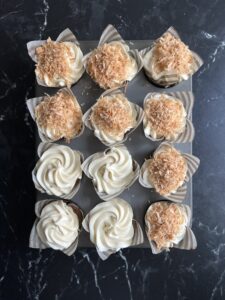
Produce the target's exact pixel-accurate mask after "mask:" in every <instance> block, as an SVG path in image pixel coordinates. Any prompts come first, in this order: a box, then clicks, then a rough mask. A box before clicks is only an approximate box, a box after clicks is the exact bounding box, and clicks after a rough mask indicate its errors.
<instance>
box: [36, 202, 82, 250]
mask: <svg viewBox="0 0 225 300" xmlns="http://www.w3.org/2000/svg"><path fill="white" fill-rule="evenodd" d="M36 229H37V233H38V236H39V238H40V239H41V241H42V242H43V243H44V244H45V245H47V246H49V247H51V248H53V249H55V250H63V249H66V248H68V247H70V246H71V244H72V243H73V242H75V240H76V239H77V237H78V233H79V219H78V216H77V214H76V213H75V212H74V211H73V208H72V207H71V206H68V205H67V204H66V203H65V202H64V201H62V200H58V201H53V202H50V203H49V204H47V205H46V206H44V208H43V209H42V211H41V215H40V220H39V221H38V223H37V227H36Z"/></svg>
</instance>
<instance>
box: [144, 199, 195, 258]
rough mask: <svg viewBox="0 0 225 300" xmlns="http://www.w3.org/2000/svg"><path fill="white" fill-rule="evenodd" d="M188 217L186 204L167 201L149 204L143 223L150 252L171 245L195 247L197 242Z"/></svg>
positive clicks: (158, 250)
mask: <svg viewBox="0 0 225 300" xmlns="http://www.w3.org/2000/svg"><path fill="white" fill-rule="evenodd" d="M190 219H191V212H190V208H189V207H188V206H186V205H181V204H176V203H171V202H168V201H159V202H156V203H153V204H151V205H150V206H149V208H148V210H147V212H146V214H145V225H146V234H147V237H148V240H149V242H150V245H151V248H152V252H153V253H154V254H157V253H159V252H161V251H163V250H169V249H170V248H172V247H176V248H181V249H187V250H189V249H195V248H196V246H197V242H196V238H195V236H194V234H193V232H192V230H191V228H190Z"/></svg>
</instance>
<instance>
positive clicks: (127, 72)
mask: <svg viewBox="0 0 225 300" xmlns="http://www.w3.org/2000/svg"><path fill="white" fill-rule="evenodd" d="M27 47H28V53H29V55H30V56H31V58H32V59H33V61H34V62H35V63H36V68H35V73H36V78H37V82H38V84H39V85H42V86H46V87H61V89H59V90H58V91H57V92H56V93H55V94H54V95H53V96H49V95H47V94H46V95H44V96H43V97H37V98H33V99H29V100H28V101H27V106H28V109H29V111H30V114H31V116H32V118H33V119H34V121H35V122H36V124H37V128H38V132H39V136H40V139H41V140H42V142H41V143H40V145H39V147H38V156H39V160H38V162H37V164H36V166H35V168H34V170H33V172H32V178H33V182H34V185H35V187H36V189H37V190H38V191H40V192H41V193H45V194H48V195H54V196H56V197H58V199H57V198H54V199H46V200H41V201H38V202H37V203H36V205H35V213H36V216H37V218H36V221H35V223H34V226H33V228H32V231H31V235H30V247H32V248H39V249H44V248H52V249H56V250H61V251H63V252H64V253H65V254H67V255H72V254H73V253H74V252H75V250H76V248H77V245H78V237H79V233H80V232H81V228H82V227H83V228H84V229H85V230H86V231H87V232H89V234H90V240H91V242H92V243H93V244H95V246H96V249H97V252H98V254H99V256H100V257H101V258H102V259H106V258H107V257H109V256H110V255H111V254H112V253H115V252H117V251H118V250H119V249H122V248H126V247H129V246H132V245H138V244H140V243H143V240H144V237H143V232H142V229H141V226H140V224H139V223H138V222H137V221H135V219H134V214H133V210H132V207H131V205H130V204H129V203H128V202H127V201H125V200H124V199H120V198H118V196H119V195H120V194H121V193H122V192H123V191H124V190H125V189H127V188H129V187H130V186H131V185H132V184H133V183H134V182H135V181H136V180H137V179H138V178H139V182H140V184H141V185H143V186H144V187H146V188H153V189H155V190H156V192H157V193H159V194H160V195H161V196H162V198H163V200H162V201H159V202H157V203H154V204H151V205H150V207H149V208H148V210H147V212H146V215H145V224H146V234H147V237H148V239H149V242H150V246H151V248H152V252H153V253H159V252H161V251H162V250H164V249H166V250H168V249H169V248H171V247H177V248H181V249H193V248H195V247H196V239H195V237H194V234H193V232H192V231H191V229H190V222H191V211H190V208H189V207H188V206H186V205H183V204H182V202H183V200H184V199H185V195H186V191H187V186H186V183H187V182H188V181H189V180H190V178H191V176H192V175H193V174H194V172H195V171H196V169H197V168H198V165H199V160H198V159H197V158H196V157H194V156H192V155H190V154H184V153H180V152H179V151H178V150H176V149H175V148H174V146H173V145H172V144H171V143H186V142H191V141H192V140H193V138H194V127H193V124H192V122H191V111H192V107H193V102H194V97H193V94H192V93H191V92H185V91H184V92H176V93H170V92H168V93H164V92H163V93H149V94H147V95H146V97H145V99H144V101H143V109H142V108H141V107H140V106H138V105H137V104H135V103H132V102H131V101H129V99H127V97H126V95H125V90H126V85H127V84H129V81H131V80H132V79H133V78H134V77H135V75H136V74H137V73H138V72H139V71H140V70H141V69H142V67H143V66H144V71H145V72H146V75H147V76H148V78H149V80H150V81H153V82H154V83H156V84H158V85H161V86H164V87H168V86H172V85H174V84H178V83H179V82H180V81H181V80H185V79H187V78H189V77H190V76H191V75H193V73H194V72H196V71H197V69H198V68H199V67H200V65H201V63H202V62H201V59H200V58H199V57H198V56H197V55H196V54H195V53H194V52H192V51H190V50H189V48H188V47H187V46H186V45H185V44H184V43H183V42H182V41H181V40H180V38H179V37H178V35H177V33H176V32H175V30H174V29H173V28H170V29H169V30H168V31H167V32H166V33H165V34H164V35H163V36H162V37H160V38H159V39H158V40H156V41H155V42H154V43H153V44H152V45H150V47H149V48H147V49H144V50H142V51H138V50H130V49H129V46H128V45H127V44H126V42H125V41H124V40H123V39H122V38H121V36H120V35H119V33H118V32H117V30H116V29H115V28H114V27H113V26H112V25H109V26H107V28H106V29H105V30H104V32H103V33H102V35H101V38H100V41H99V44H98V46H97V48H96V49H94V50H93V51H91V52H90V53H88V54H86V55H85V56H83V54H82V51H81V49H80V46H79V43H78V41H77V39H76V37H75V36H74V35H73V33H72V32H71V31H70V30H69V29H66V30H65V31H63V32H62V33H61V34H60V35H59V37H58V38H57V40H56V41H52V40H51V39H50V38H48V39H47V40H45V41H32V42H29V43H28V44H27ZM85 70H86V72H87V73H88V74H89V75H90V77H91V78H92V79H93V80H94V81H95V82H96V83H97V84H98V85H99V86H100V87H101V88H103V89H105V90H106V91H105V92H103V93H102V95H101V96H100V97H99V99H97V101H96V103H95V104H94V105H93V106H92V107H91V108H90V109H89V110H88V111H87V112H86V113H85V114H84V115H83V112H82V110H81V107H80V105H79V101H78V99H77V98H76V96H75V95H74V94H73V92H72V91H71V90H70V87H71V85H73V84H75V83H76V82H77V81H78V80H79V79H80V78H81V77H82V75H83V73H84V71H85ZM175 79H176V80H175ZM142 122H143V131H144V135H145V136H146V137H147V138H148V139H150V140H152V141H162V143H161V144H160V146H159V148H158V149H157V150H156V151H155V153H154V155H153V156H152V157H151V158H149V159H147V160H145V162H144V164H143V165H142V167H141V168H140V167H139V165H138V163H137V162H136V161H134V160H133V158H132V157H131V154H130V153H129V150H128V149H127V147H126V146H125V145H124V144H123V142H125V141H126V139H127V137H128V135H129V134H131V133H132V131H133V130H135V129H136V128H137V126H138V125H140V123H142ZM85 126H86V127H88V128H89V129H91V130H93V133H94V135H95V136H96V138H98V139H99V140H100V141H101V142H102V143H103V144H104V145H106V146H108V147H109V148H107V149H106V150H105V151H104V152H101V153H95V154H93V155H91V156H90V157H88V158H86V159H85V160H84V157H83V155H82V153H80V152H79V151H77V150H74V149H71V148H70V147H69V146H65V145H60V144H56V143H54V142H55V141H59V140H61V139H63V138H64V139H65V140H66V141H67V142H68V143H69V142H70V140H71V139H73V138H78V137H79V136H80V135H81V134H82V133H83V131H84V127H85ZM165 141H166V142H165ZM83 172H84V173H85V174H86V176H87V177H89V178H90V179H91V180H92V182H93V185H94V188H95V190H96V193H97V194H98V196H99V198H100V199H102V200H104V201H105V202H102V203H99V204H98V205H96V206H95V207H94V208H93V209H92V210H91V211H90V212H89V213H88V214H87V215H86V216H85V217H84V216H83V212H82V211H81V209H80V208H79V207H78V206H77V205H76V204H75V202H74V201H72V200H71V199H72V198H73V197H74V196H75V194H76V193H77V192H78V190H79V187H80V183H81V179H82V175H83ZM75 201H76V200H75Z"/></svg>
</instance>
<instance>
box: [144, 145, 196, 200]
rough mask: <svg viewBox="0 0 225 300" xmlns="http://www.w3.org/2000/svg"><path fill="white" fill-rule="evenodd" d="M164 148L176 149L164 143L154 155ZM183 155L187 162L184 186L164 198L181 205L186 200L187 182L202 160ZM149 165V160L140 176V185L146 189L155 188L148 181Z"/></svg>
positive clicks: (190, 155)
mask: <svg viewBox="0 0 225 300" xmlns="http://www.w3.org/2000/svg"><path fill="white" fill-rule="evenodd" d="M164 147H171V148H174V147H173V146H172V145H171V144H169V143H167V142H163V143H161V144H160V145H159V147H158V148H157V149H156V150H155V152H154V154H153V157H154V155H156V154H157V153H158V152H159V151H161V150H162V149H163V148H164ZM181 155H182V156H183V157H184V158H185V160H186V162H187V174H186V178H185V180H184V183H183V185H182V186H180V187H179V188H178V189H177V190H176V191H175V192H174V193H171V194H169V195H167V196H163V197H164V198H165V199H168V200H171V201H173V202H177V203H181V202H183V201H184V199H185V198H186V194H187V182H188V181H190V179H191V177H192V176H193V174H194V173H195V172H196V171H197V169H198V167H199V164H200V160H199V158H197V157H196V156H194V155H192V154H187V153H181ZM147 165H148V160H146V161H145V162H144V164H143V165H142V166H141V170H140V176H139V183H140V184H141V185H142V186H143V187H145V188H152V189H154V186H153V185H152V184H151V183H150V182H149V181H148V172H147V171H146V168H147Z"/></svg>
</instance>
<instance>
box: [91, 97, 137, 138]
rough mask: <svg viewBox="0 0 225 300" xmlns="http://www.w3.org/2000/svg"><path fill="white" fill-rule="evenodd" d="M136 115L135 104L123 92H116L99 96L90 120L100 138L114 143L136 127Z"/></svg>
mask: <svg viewBox="0 0 225 300" xmlns="http://www.w3.org/2000/svg"><path fill="white" fill-rule="evenodd" d="M136 117H137V112H136V110H135V109H134V105H133V104H132V103H131V102H129V101H128V99H127V98H126V97H125V96H124V95H123V94H115V95H108V96H104V97H101V98H99V100H98V101H97V103H96V104H95V105H94V106H93V107H92V112H91V114H90V122H91V124H92V126H93V128H94V133H95V135H96V136H97V137H98V138H99V139H103V140H105V141H106V142H108V143H114V142H116V141H122V140H123V138H124V135H125V133H126V132H128V131H129V130H130V129H131V128H133V127H135V125H136Z"/></svg>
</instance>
